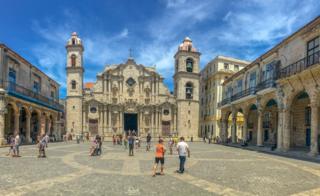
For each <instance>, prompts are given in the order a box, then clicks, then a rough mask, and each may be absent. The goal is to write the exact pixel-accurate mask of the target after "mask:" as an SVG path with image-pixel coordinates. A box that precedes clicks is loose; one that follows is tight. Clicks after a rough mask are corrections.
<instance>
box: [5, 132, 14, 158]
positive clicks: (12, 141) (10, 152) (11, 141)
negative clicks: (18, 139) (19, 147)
mask: <svg viewBox="0 0 320 196" xmlns="http://www.w3.org/2000/svg"><path fill="white" fill-rule="evenodd" d="M14 140H15V139H14V137H13V135H10V136H9V139H8V143H9V145H10V148H9V152H8V154H7V156H14V152H15V150H14V146H15V145H14Z"/></svg>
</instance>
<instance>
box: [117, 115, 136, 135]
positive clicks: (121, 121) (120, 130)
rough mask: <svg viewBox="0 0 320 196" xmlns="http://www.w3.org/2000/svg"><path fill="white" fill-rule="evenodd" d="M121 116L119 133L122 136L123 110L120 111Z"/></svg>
mask: <svg viewBox="0 0 320 196" xmlns="http://www.w3.org/2000/svg"><path fill="white" fill-rule="evenodd" d="M119 115H120V122H119V132H120V133H121V134H122V133H123V110H122V109H121V110H120V111H119ZM136 131H137V130H136Z"/></svg>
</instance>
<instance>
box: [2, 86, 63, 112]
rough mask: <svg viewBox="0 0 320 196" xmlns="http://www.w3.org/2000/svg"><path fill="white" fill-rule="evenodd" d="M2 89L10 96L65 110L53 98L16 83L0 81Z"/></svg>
mask: <svg viewBox="0 0 320 196" xmlns="http://www.w3.org/2000/svg"><path fill="white" fill-rule="evenodd" d="M0 87H1V88H3V89H5V90H6V91H7V92H8V94H10V95H13V96H15V97H18V98H21V99H26V100H28V101H31V102H34V103H37V104H40V105H42V106H45V107H48V108H51V109H54V110H57V111H62V110H63V105H61V104H60V103H59V102H58V101H57V100H55V99H53V98H51V97H50V98H49V97H46V96H43V95H41V94H39V93H37V92H34V91H32V90H31V89H28V88H26V87H23V86H21V85H18V84H16V83H14V82H9V81H1V80H0Z"/></svg>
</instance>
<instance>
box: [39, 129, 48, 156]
mask: <svg viewBox="0 0 320 196" xmlns="http://www.w3.org/2000/svg"><path fill="white" fill-rule="evenodd" d="M46 147H48V145H47V138H46V136H45V135H44V134H43V135H42V136H41V139H40V141H39V144H38V148H39V155H38V158H45V157H46V151H45V148H46Z"/></svg>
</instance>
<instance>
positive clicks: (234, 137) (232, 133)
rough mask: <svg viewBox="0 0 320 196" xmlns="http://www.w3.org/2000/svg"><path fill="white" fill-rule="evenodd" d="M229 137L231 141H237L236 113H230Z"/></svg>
mask: <svg viewBox="0 0 320 196" xmlns="http://www.w3.org/2000/svg"><path fill="white" fill-rule="evenodd" d="M231 138H232V143H234V144H235V143H237V113H232V129H231Z"/></svg>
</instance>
